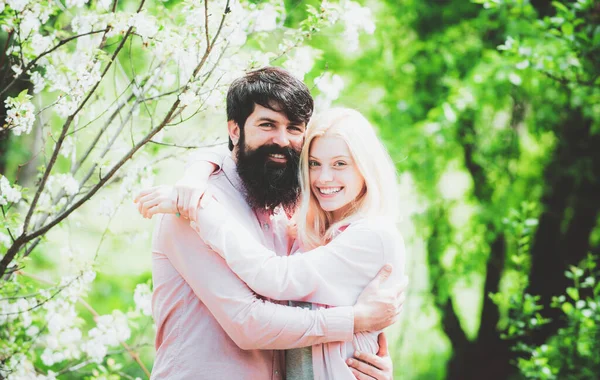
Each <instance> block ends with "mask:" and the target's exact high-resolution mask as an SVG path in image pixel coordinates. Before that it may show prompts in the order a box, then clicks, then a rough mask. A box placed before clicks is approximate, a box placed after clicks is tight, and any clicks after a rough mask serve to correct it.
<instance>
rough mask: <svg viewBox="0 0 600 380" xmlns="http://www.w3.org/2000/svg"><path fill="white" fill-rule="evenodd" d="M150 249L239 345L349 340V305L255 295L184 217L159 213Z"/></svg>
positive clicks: (289, 345)
mask: <svg viewBox="0 0 600 380" xmlns="http://www.w3.org/2000/svg"><path fill="white" fill-rule="evenodd" d="M153 240H154V242H153V251H154V252H157V253H162V254H164V255H165V256H167V258H168V259H169V261H170V262H171V264H172V265H173V267H174V268H175V269H176V270H177V272H178V273H179V274H180V275H181V276H182V277H183V279H184V280H185V281H186V283H187V284H188V285H189V286H190V287H191V288H192V290H193V291H194V293H195V294H196V296H197V297H198V298H199V299H200V300H201V301H202V302H203V303H204V305H206V307H207V308H208V310H209V311H210V312H211V313H212V314H213V316H214V317H215V319H216V320H217V321H218V322H219V324H220V325H221V327H222V328H223V329H224V330H225V332H226V333H227V334H228V335H229V337H231V339H232V340H233V341H234V342H235V343H236V344H237V345H238V346H239V347H240V348H242V349H287V348H296V347H305V346H311V345H315V344H321V343H327V342H334V341H352V337H353V329H354V314H353V310H352V308H350V307H340V308H330V309H321V310H307V309H302V308H295V307H288V306H284V305H279V304H276V303H272V302H268V301H265V300H262V299H259V298H258V297H257V295H256V294H255V293H254V292H252V290H250V289H249V288H248V286H247V285H246V284H245V283H244V282H243V281H242V280H240V279H239V277H237V276H236V275H235V274H234V273H233V272H232V271H231V270H230V269H229V267H228V266H227V264H226V263H225V262H224V261H223V259H222V258H221V257H220V256H219V255H218V254H217V253H215V252H214V251H212V250H211V249H210V248H209V247H208V246H207V245H206V244H205V243H204V242H203V241H202V239H200V237H199V236H198V235H197V234H196V232H195V231H194V230H192V229H191V228H190V226H189V224H188V223H187V221H184V220H183V219H178V218H177V217H175V216H174V215H164V216H163V217H162V218H161V219H160V221H159V225H158V226H157V228H156V231H155V236H154V239H153Z"/></svg>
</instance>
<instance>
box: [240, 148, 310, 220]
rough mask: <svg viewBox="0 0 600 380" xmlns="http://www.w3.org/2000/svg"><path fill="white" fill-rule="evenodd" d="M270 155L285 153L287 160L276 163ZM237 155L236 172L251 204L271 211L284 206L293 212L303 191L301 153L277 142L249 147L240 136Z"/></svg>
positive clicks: (286, 209) (253, 206) (289, 211)
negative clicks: (300, 170) (300, 164)
mask: <svg viewBox="0 0 600 380" xmlns="http://www.w3.org/2000/svg"><path fill="white" fill-rule="evenodd" d="M269 154H282V155H283V156H284V157H285V158H286V162H284V163H279V162H274V161H272V160H271V159H270V158H269ZM236 158H237V173H238V175H239V176H240V178H241V180H242V183H243V185H244V189H245V191H246V201H247V202H248V204H249V205H250V207H252V208H266V209H268V210H271V211H272V210H273V209H274V208H275V207H277V206H279V205H281V206H282V207H283V208H284V210H285V211H287V212H288V213H293V210H294V209H295V208H296V204H297V203H298V196H299V194H300V181H299V178H298V166H299V163H300V152H298V151H296V150H294V149H292V148H282V147H280V146H279V145H274V144H273V145H263V146H261V147H258V148H257V149H254V150H250V149H248V148H247V147H246V144H245V142H244V139H243V138H241V139H240V143H239V148H238V151H237V154H236Z"/></svg>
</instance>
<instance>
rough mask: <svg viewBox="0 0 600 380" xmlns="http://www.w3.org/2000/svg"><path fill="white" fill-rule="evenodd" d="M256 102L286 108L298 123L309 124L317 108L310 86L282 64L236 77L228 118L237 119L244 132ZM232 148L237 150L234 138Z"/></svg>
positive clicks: (293, 120) (232, 88)
mask: <svg viewBox="0 0 600 380" xmlns="http://www.w3.org/2000/svg"><path fill="white" fill-rule="evenodd" d="M256 104H259V105H261V106H263V107H265V108H269V109H271V110H273V111H276V112H283V113H284V114H285V116H286V117H287V118H288V120H289V121H290V122H292V123H297V124H301V123H304V124H307V123H308V121H309V120H310V117H311V116H312V113H313V108H314V102H313V98H312V96H311V95H310V91H309V90H308V87H306V85H305V84H304V83H303V82H302V81H301V80H299V79H298V78H296V77H294V76H293V75H292V74H290V73H289V72H288V71H287V70H284V69H282V68H279V67H264V68H262V69H258V70H254V71H250V72H248V73H247V74H246V75H244V76H243V77H241V78H238V79H236V80H235V81H233V83H232V84H231V86H230V87H229V91H228V92H227V120H228V121H230V120H233V121H234V122H235V123H236V124H237V125H238V126H239V127H240V133H242V134H243V133H244V124H245V123H246V119H248V116H250V114H252V112H254V107H255V105H256ZM229 150H233V142H232V141H231V138H230V139H229Z"/></svg>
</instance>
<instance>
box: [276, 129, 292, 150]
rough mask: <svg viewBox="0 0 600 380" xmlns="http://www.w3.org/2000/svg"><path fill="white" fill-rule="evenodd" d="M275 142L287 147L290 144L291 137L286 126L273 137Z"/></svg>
mask: <svg viewBox="0 0 600 380" xmlns="http://www.w3.org/2000/svg"><path fill="white" fill-rule="evenodd" d="M273 143H274V144H277V145H279V146H280V147H287V146H289V145H290V139H289V137H288V135H287V129H286V128H282V129H279V130H277V132H276V135H275V136H274V137H273Z"/></svg>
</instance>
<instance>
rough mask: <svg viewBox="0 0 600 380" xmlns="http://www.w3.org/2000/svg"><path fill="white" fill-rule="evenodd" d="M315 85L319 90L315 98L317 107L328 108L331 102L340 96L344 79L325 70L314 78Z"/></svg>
mask: <svg viewBox="0 0 600 380" xmlns="http://www.w3.org/2000/svg"><path fill="white" fill-rule="evenodd" d="M316 86H317V88H318V89H319V91H320V92H321V94H320V95H319V96H317V98H316V99H315V103H316V104H317V107H318V108H319V109H325V108H329V107H330V106H331V103H332V102H333V101H334V100H336V99H337V98H339V97H340V93H341V92H342V89H343V88H344V80H343V79H342V77H340V76H339V75H337V74H331V72H326V73H325V74H323V75H322V76H321V77H320V78H318V79H317V80H316Z"/></svg>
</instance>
